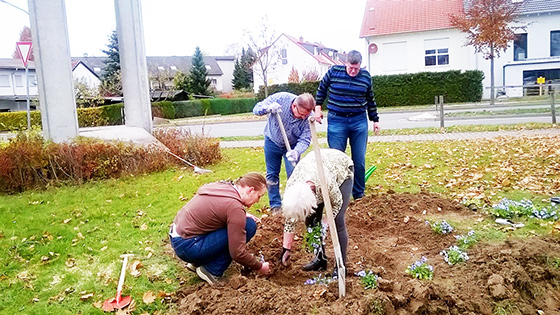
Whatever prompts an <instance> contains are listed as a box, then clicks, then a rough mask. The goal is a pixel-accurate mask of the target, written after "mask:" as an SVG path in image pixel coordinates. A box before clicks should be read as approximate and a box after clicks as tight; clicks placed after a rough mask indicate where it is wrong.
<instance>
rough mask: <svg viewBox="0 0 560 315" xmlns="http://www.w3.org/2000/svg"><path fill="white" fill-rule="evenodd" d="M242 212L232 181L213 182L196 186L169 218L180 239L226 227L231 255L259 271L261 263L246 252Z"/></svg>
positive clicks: (242, 208) (243, 211) (239, 261)
mask: <svg viewBox="0 0 560 315" xmlns="http://www.w3.org/2000/svg"><path fill="white" fill-rule="evenodd" d="M245 220H246V212H245V206H244V205H243V203H242V202H241V197H240V196H239V192H238V191H237V189H235V187H234V186H233V184H231V183H227V182H215V183H210V184H206V185H204V186H202V187H200V188H199V189H198V191H197V193H196V195H195V196H194V197H193V198H192V199H191V200H190V201H189V202H188V203H187V204H186V205H184V206H183V208H181V210H179V212H178V213H177V216H176V217H175V219H174V220H173V223H175V231H176V232H177V233H178V234H179V235H181V237H182V238H190V237H193V236H197V235H202V234H207V233H209V232H213V231H216V230H218V229H221V228H225V227H227V231H228V246H229V254H230V255H231V258H232V259H233V260H235V261H236V262H238V263H240V264H242V265H244V266H247V267H250V268H251V269H253V270H259V269H261V267H262V264H261V262H260V261H259V260H258V259H257V258H256V257H255V256H254V255H252V254H251V253H249V252H248V251H247V246H246V240H247V236H246V234H247V232H246V230H245Z"/></svg>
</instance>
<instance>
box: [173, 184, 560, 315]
mask: <svg viewBox="0 0 560 315" xmlns="http://www.w3.org/2000/svg"><path fill="white" fill-rule="evenodd" d="M434 217H436V218H445V219H447V220H449V221H454V222H459V221H464V222H475V221H476V220H481V219H482V217H483V216H482V214H480V213H477V212H475V211H471V210H469V209H468V208H466V207H464V206H462V205H461V204H458V203H456V202H453V201H451V200H447V199H443V198H441V197H439V196H437V195H433V194H429V193H419V194H395V193H393V194H391V193H390V194H383V195H369V196H365V197H364V198H362V199H360V200H358V201H356V202H353V203H351V205H350V206H349V208H348V210H347V214H346V221H347V228H348V233H349V249H348V262H347V266H346V267H347V269H348V276H347V278H346V296H345V297H343V298H338V282H337V281H333V282H331V283H330V284H329V285H318V284H316V285H305V284H304V283H305V281H306V280H307V279H310V278H313V277H316V276H318V275H319V272H304V271H301V266H302V265H303V264H305V263H307V262H308V261H309V260H310V259H311V258H312V255H311V254H309V253H307V252H305V250H303V249H302V246H301V237H300V238H299V239H298V240H296V242H295V244H294V248H293V255H292V261H293V263H292V265H291V266H289V267H283V266H281V265H280V264H278V261H279V258H280V254H281V251H282V244H281V241H282V226H283V220H282V218H281V217H265V218H263V220H262V223H261V225H260V227H259V230H258V232H257V235H256V236H255V238H254V239H253V240H252V241H251V243H250V247H251V251H252V252H253V253H257V254H262V255H263V256H264V257H265V259H266V260H267V261H270V262H272V263H274V264H273V266H272V269H273V270H274V273H273V274H272V275H270V276H269V277H258V276H256V274H255V273H254V272H253V273H247V272H246V271H245V270H243V268H241V267H240V266H239V265H238V264H236V263H233V264H232V266H231V267H230V269H229V270H228V272H227V274H226V276H225V277H224V279H223V280H221V281H220V283H218V284H217V285H215V286H209V285H208V284H206V283H204V282H202V283H198V284H195V285H186V286H185V287H183V288H181V289H180V290H179V292H177V297H178V298H179V299H178V303H179V305H178V309H179V313H180V314H337V315H340V314H492V313H493V311H497V310H499V309H502V310H505V311H508V312H509V313H508V314H560V269H559V268H558V266H557V261H556V265H555V264H554V263H552V262H551V260H553V259H554V258H556V259H558V258H559V257H560V238H559V237H558V235H551V236H550V237H547V238H542V237H541V238H538V237H533V238H529V239H527V240H518V239H513V238H512V239H509V240H507V241H505V242H502V243H500V244H492V245H490V244H484V243H481V242H479V243H478V244H477V245H475V246H474V247H472V248H470V249H469V250H468V254H469V257H470V259H469V260H468V261H467V262H466V263H462V264H457V265H454V266H450V265H448V264H447V263H446V262H445V261H444V260H443V257H442V256H441V255H440V252H441V251H442V250H444V249H447V248H448V247H449V246H451V245H455V244H456V240H455V237H454V236H455V235H459V234H466V233H467V231H466V230H464V231H458V232H457V233H455V232H454V233H451V234H447V235H438V234H436V233H434V232H433V231H432V229H431V228H430V226H427V225H426V224H425V221H426V218H434ZM301 230H302V231H303V227H301ZM302 231H300V232H302ZM299 235H300V236H302V234H301V233H300V234H299ZM326 242H327V244H328V245H327V247H328V248H329V249H330V250H328V251H327V254H328V257H329V267H328V270H327V272H326V273H327V274H330V273H331V272H332V270H333V266H334V265H333V264H334V254H333V251H332V245H331V244H332V242H331V241H330V238H327V241H326ZM422 256H425V257H426V258H427V259H428V263H429V264H431V265H432V266H433V267H434V279H433V280H417V279H413V278H411V277H410V276H409V275H407V274H406V273H405V269H406V267H407V266H408V265H410V264H412V263H413V262H414V261H416V260H418V259H420V258H421V257H422ZM365 269H367V270H372V271H374V272H375V273H376V274H378V275H379V276H380V278H381V279H380V280H379V287H378V288H377V289H370V290H364V289H363V287H362V284H361V282H360V278H359V277H358V276H356V275H355V273H357V272H358V271H360V270H365ZM323 275H325V272H323ZM541 312H542V313H541Z"/></svg>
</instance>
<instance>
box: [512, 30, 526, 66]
mask: <svg viewBox="0 0 560 315" xmlns="http://www.w3.org/2000/svg"><path fill="white" fill-rule="evenodd" d="M525 59H527V34H526V33H524V34H517V35H515V39H514V40H513V61H519V60H525Z"/></svg>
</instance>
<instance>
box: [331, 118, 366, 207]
mask: <svg viewBox="0 0 560 315" xmlns="http://www.w3.org/2000/svg"><path fill="white" fill-rule="evenodd" d="M327 123H328V126H327V142H328V143H329V147H330V148H333V149H337V150H340V151H342V152H346V144H347V142H348V139H350V151H351V154H352V161H353V162H354V187H352V196H353V197H354V199H356V198H361V197H362V196H363V195H364V191H365V188H366V149H367V140H368V121H367V114H366V113H365V112H364V113H363V114H360V115H358V116H354V117H342V116H337V115H336V114H335V113H333V112H330V111H329V114H328V117H327Z"/></svg>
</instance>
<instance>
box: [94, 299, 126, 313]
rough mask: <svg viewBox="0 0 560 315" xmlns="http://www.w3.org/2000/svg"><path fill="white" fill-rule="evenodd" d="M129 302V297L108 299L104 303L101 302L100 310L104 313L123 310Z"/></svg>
mask: <svg viewBox="0 0 560 315" xmlns="http://www.w3.org/2000/svg"><path fill="white" fill-rule="evenodd" d="M131 301H132V298H131V297H130V296H125V297H120V298H118V299H117V298H110V299H108V300H105V302H103V306H102V307H101V309H102V310H104V311H105V312H112V311H114V310H117V309H123V308H125V307H127V306H128V305H129V304H130V302H131Z"/></svg>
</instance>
